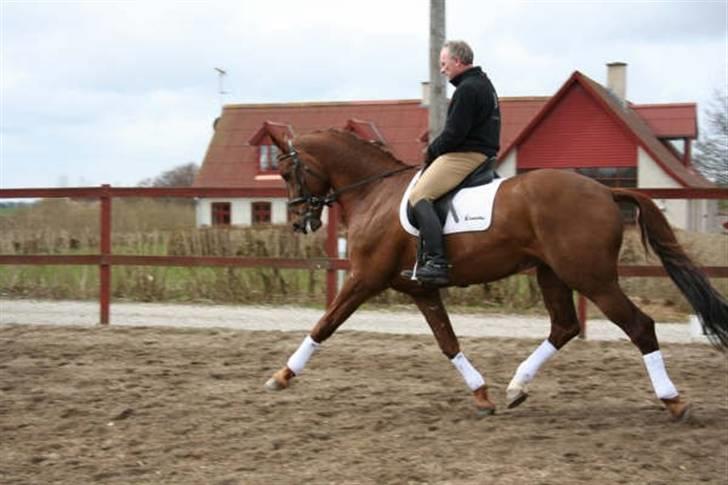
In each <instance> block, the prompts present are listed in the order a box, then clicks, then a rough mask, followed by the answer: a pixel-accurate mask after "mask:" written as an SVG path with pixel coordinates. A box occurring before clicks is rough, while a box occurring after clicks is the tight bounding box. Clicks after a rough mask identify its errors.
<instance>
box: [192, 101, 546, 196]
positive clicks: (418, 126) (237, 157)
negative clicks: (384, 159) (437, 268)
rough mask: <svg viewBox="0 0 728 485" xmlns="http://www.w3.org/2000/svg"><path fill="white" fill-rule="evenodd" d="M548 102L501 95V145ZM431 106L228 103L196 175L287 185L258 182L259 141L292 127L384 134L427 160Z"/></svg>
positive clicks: (408, 154)
mask: <svg viewBox="0 0 728 485" xmlns="http://www.w3.org/2000/svg"><path fill="white" fill-rule="evenodd" d="M546 101H548V98H547V97H523V98H518V97H513V98H510V97H504V98H501V100H500V102H501V116H502V118H503V125H502V128H501V146H504V145H505V144H506V143H508V142H509V141H510V140H512V139H514V138H515V137H516V135H517V134H518V133H519V132H520V131H521V130H522V129H523V127H524V126H526V124H527V123H528V122H529V120H530V119H531V117H532V116H533V115H534V114H535V113H537V112H538V111H539V109H540V108H541V107H542V106H543V105H544V104H545V103H546ZM427 116H428V115H427V109H426V108H425V107H423V106H422V104H421V102H420V100H417V99H413V100H393V101H355V102H319V103H281V104H238V105H227V106H225V107H224V109H223V112H222V115H221V117H220V118H219V120H218V121H217V122H216V124H215V133H214V134H213V137H212V140H211V141H210V145H209V147H208V150H207V154H206V155H205V160H204V162H203V164H202V168H201V169H200V172H199V173H198V175H197V177H196V179H195V186H198V187H281V186H282V182H281V181H278V180H255V176H256V174H257V158H256V156H257V153H256V147H255V143H256V142H258V141H260V140H262V139H263V137H264V136H265V134H266V133H267V131H265V130H270V129H277V128H280V127H286V128H287V127H290V129H291V130H292V131H293V133H295V134H302V133H308V132H312V131H316V130H324V129H328V128H339V129H347V127H348V129H350V130H351V129H354V131H355V133H357V134H358V135H359V136H362V137H363V138H367V139H375V137H374V135H378V136H379V137H381V138H382V139H383V140H384V142H385V143H386V145H387V148H389V149H390V150H391V151H392V153H393V154H394V156H395V157H397V158H398V159H400V160H402V161H404V162H406V163H411V164H418V163H420V162H421V161H422V156H423V155H422V151H423V149H424V148H425V146H426V144H425V143H424V142H423V141H422V140H420V137H421V135H422V134H423V133H425V132H426V131H427Z"/></svg>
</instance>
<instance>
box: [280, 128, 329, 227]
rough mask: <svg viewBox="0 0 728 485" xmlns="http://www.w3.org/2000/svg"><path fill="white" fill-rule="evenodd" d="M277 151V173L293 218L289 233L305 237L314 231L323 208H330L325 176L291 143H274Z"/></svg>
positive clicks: (327, 182)
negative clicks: (284, 186)
mask: <svg viewBox="0 0 728 485" xmlns="http://www.w3.org/2000/svg"><path fill="white" fill-rule="evenodd" d="M274 143H276V145H278V147H279V149H280V150H281V155H279V156H278V171H279V173H280V174H281V177H282V178H283V180H284V181H285V183H286V188H287V189H288V210H289V211H290V213H291V214H292V215H293V217H294V220H293V230H294V231H295V232H302V233H303V234H307V233H308V231H309V230H310V231H311V232H314V231H316V230H318V229H319V228H320V227H321V225H322V223H321V212H322V211H323V208H324V206H328V205H331V202H332V201H329V200H328V198H327V197H326V195H327V193H328V192H329V190H330V189H331V183H330V182H329V180H328V177H326V175H324V174H323V172H322V171H321V169H320V164H319V163H318V162H317V161H316V159H315V158H314V157H313V156H311V155H310V154H308V153H306V152H305V151H303V150H298V149H296V147H295V145H294V142H293V140H291V139H287V140H285V141H284V140H277V139H274Z"/></svg>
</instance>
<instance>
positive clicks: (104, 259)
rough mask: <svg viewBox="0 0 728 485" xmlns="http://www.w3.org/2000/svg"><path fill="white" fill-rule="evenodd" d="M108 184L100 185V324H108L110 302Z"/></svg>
mask: <svg viewBox="0 0 728 485" xmlns="http://www.w3.org/2000/svg"><path fill="white" fill-rule="evenodd" d="M110 188H111V186H110V185H109V184H103V185H102V186H101V189H102V191H101V241H100V244H101V247H100V248H99V249H100V253H101V258H100V263H99V304H100V307H101V308H100V320H99V323H100V324H101V325H108V324H109V305H110V303H111V261H110V256H111V194H110V190H109V189H110Z"/></svg>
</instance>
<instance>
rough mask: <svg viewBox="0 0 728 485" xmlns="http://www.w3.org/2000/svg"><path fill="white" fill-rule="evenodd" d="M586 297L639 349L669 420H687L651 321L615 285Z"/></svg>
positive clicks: (685, 410)
mask: <svg viewBox="0 0 728 485" xmlns="http://www.w3.org/2000/svg"><path fill="white" fill-rule="evenodd" d="M585 294H586V296H587V297H589V298H590V299H591V300H592V301H593V302H594V303H595V304H596V305H597V306H598V307H599V309H600V310H602V312H604V314H605V315H606V316H607V318H609V319H610V320H611V321H612V322H614V323H616V324H617V326H619V327H620V328H621V329H622V330H623V331H624V332H625V333H626V334H627V336H628V337H629V339H630V340H631V341H632V343H634V344H635V345H636V346H637V348H638V349H639V350H640V352H641V353H642V358H643V361H644V364H645V367H646V369H647V373H648V375H649V377H650V381H651V382H652V387H653V389H654V391H655V394H656V395H657V397H658V398H659V399H660V400H661V401H662V402H663V404H664V405H665V407H666V408H667V410H668V411H669V412H670V414H671V415H672V417H673V418H674V419H676V420H681V419H684V418H686V417H687V414H688V411H689V404H688V403H687V402H686V401H684V400H682V399H681V397H680V394H679V393H678V391H677V389H676V388H675V385H674V384H673V383H672V381H671V380H670V377H669V376H668V374H667V369H666V368H665V363H664V360H663V358H662V352H661V351H660V346H659V344H658V342H657V335H656V333H655V322H654V320H652V318H650V317H649V316H648V315H646V314H645V313H643V312H642V311H641V310H640V309H639V308H637V306H636V305H635V304H634V303H632V301H630V299H629V298H627V296H626V295H625V294H624V292H623V291H622V289H621V288H620V287H619V285H618V284H617V283H616V282H614V283H612V284H609V285H607V286H606V287H605V289H604V290H601V291H597V292H586V293H585Z"/></svg>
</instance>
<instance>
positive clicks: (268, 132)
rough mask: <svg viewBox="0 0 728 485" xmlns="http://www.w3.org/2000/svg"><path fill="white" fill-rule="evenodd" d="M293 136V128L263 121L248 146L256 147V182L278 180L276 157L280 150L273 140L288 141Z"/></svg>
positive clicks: (284, 124) (283, 124)
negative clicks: (267, 179) (270, 179)
mask: <svg viewBox="0 0 728 485" xmlns="http://www.w3.org/2000/svg"><path fill="white" fill-rule="evenodd" d="M293 136H294V133H293V127H291V125H289V124H287V123H277V122H274V121H265V122H263V126H261V127H260V129H259V130H258V131H256V132H255V134H254V135H253V136H252V137H250V139H249V140H248V144H250V145H251V146H254V147H256V151H257V157H256V160H257V161H258V167H257V168H258V175H257V176H256V177H255V178H256V180H262V179H264V178H278V177H279V175H278V155H279V154H280V150H279V149H278V146H277V145H276V144H275V143H274V141H273V140H290V139H292V138H293Z"/></svg>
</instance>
